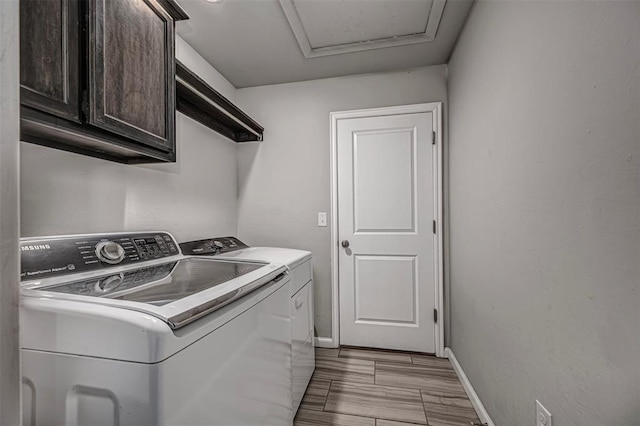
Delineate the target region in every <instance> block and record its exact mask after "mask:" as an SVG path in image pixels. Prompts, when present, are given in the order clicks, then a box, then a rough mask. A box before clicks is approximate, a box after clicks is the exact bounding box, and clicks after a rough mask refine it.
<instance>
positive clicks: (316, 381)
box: [294, 347, 481, 426]
mask: <svg viewBox="0 0 640 426" xmlns="http://www.w3.org/2000/svg"><path fill="white" fill-rule="evenodd" d="M480 424H481V422H480V420H479V419H478V416H477V414H476V412H475V411H474V409H473V406H472V405H471V402H470V401H469V398H468V397H467V394H466V393H465V391H464V389H463V387H462V384H461V383H460V381H459V380H458V376H457V375H456V373H455V371H454V370H453V367H452V366H451V364H450V363H449V360H447V359H442V358H436V357H433V356H430V355H422V354H415V353H407V352H398V351H387V350H376V349H364V348H351V347H343V348H340V349H324V348H317V349H316V370H315V372H314V373H313V377H312V378H311V382H310V383H309V386H308V388H307V391H306V393H305V395H304V398H303V399H302V403H301V404H300V408H299V409H298V413H297V415H296V418H295V421H294V426H331V425H333V426H411V425H431V426H470V425H480Z"/></svg>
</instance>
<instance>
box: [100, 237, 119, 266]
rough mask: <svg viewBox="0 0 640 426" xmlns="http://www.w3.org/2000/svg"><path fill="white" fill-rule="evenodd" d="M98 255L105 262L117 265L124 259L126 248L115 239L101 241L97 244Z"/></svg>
mask: <svg viewBox="0 0 640 426" xmlns="http://www.w3.org/2000/svg"><path fill="white" fill-rule="evenodd" d="M96 256H98V259H100V260H101V261H103V262H105V263H108V264H110V265H116V264H118V263H120V262H122V260H123V259H124V249H123V248H122V246H121V245H120V244H118V243H114V242H113V241H100V242H99V243H98V244H97V245H96Z"/></svg>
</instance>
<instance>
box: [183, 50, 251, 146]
mask: <svg viewBox="0 0 640 426" xmlns="http://www.w3.org/2000/svg"><path fill="white" fill-rule="evenodd" d="M176 106H177V110H178V111H180V112H181V113H183V114H185V115H187V116H189V117H191V118H193V119H194V120H196V121H197V122H199V123H201V124H203V125H205V126H207V127H209V128H210V129H212V130H213V131H215V132H218V133H220V134H221V135H223V136H225V137H227V138H229V139H231V140H232V141H235V142H260V141H262V137H263V132H264V128H263V127H262V126H261V125H260V124H258V123H257V122H256V121H254V120H253V119H252V118H251V117H249V116H248V115H247V114H245V113H244V112H243V111H242V110H241V109H240V108H238V107H237V106H235V105H234V104H233V103H232V102H231V101H229V100H228V99H227V98H225V97H224V96H222V95H221V94H220V93H219V92H218V91H217V90H215V89H214V88H212V87H211V86H209V85H208V84H207V83H206V82H205V81H204V80H202V79H201V78H200V77H198V76H197V75H196V74H195V73H193V72H192V71H191V70H189V68H187V67H186V66H185V65H184V64H183V63H182V62H180V61H178V60H177V59H176Z"/></svg>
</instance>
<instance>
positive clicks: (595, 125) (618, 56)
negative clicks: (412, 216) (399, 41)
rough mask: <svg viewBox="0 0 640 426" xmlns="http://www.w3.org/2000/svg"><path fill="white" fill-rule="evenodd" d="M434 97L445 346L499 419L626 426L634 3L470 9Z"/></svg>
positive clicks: (638, 369) (634, 276)
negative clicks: (444, 135)
mask: <svg viewBox="0 0 640 426" xmlns="http://www.w3.org/2000/svg"><path fill="white" fill-rule="evenodd" d="M448 87H449V101H450V105H449V114H450V126H449V130H450V133H449V142H450V146H449V148H450V162H449V166H450V176H449V177H450V207H451V209H450V227H451V246H450V254H451V305H452V306H451V321H452V324H451V346H452V349H453V352H454V353H455V355H456V357H457V358H458V360H459V361H460V364H461V365H462V367H463V368H464V370H465V372H466V373H467V375H468V376H469V378H470V380H471V382H472V383H473V386H474V387H475V389H476V391H477V392H478V393H479V395H480V397H481V399H482V400H483V402H484V404H485V406H486V408H487V409H488V411H489V413H490V415H491V416H492V418H493V420H494V421H495V422H496V424H498V425H525V424H529V425H531V424H534V421H535V411H534V401H535V399H536V398H537V399H540V400H541V402H542V403H543V404H545V405H546V407H547V408H548V409H549V410H550V411H551V413H552V414H553V415H554V422H553V423H554V425H556V426H560V425H605V424H606V425H638V424H640V391H639V388H638V387H639V383H640V379H639V374H640V341H639V339H640V317H639V311H640V296H639V293H640V291H639V289H638V285H639V283H640V273H639V270H638V265H639V261H640V204H639V195H640V178H639V174H638V169H639V164H640V124H639V123H640V3H638V2H635V3H633V2H632V3H628V2H627V3H624V2H537V1H535V2H485V1H480V2H478V3H476V5H475V6H474V7H473V9H472V11H471V14H470V17H469V20H468V22H467V24H466V27H465V29H464V31H463V34H462V36H461V38H460V40H459V42H458V45H457V48H456V50H455V52H454V54H453V57H452V59H451V62H450V64H449V80H448Z"/></svg>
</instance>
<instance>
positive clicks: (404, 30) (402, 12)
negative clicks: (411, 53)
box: [280, 0, 446, 58]
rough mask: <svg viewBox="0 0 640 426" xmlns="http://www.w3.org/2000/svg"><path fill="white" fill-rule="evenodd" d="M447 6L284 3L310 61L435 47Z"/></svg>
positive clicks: (419, 0)
mask: <svg viewBox="0 0 640 426" xmlns="http://www.w3.org/2000/svg"><path fill="white" fill-rule="evenodd" d="M445 4H446V0H395V1H392V0H386V1H362V0H343V1H326V0H280V5H281V6H282V9H283V10H284V13H285V15H286V17H287V20H288V21H289V25H290V26H291V29H292V30H293V33H294V35H295V37H296V39H297V40H298V44H299V45H300V48H301V49H302V53H303V54H304V56H305V57H307V58H314V57H318V56H328V55H339V54H342V53H351V52H359V51H363V50H371V49H381V48H384V47H394V46H403V45H407V44H416V43H426V42H430V41H433V40H434V39H435V36H436V32H437V31H438V26H439V24H440V20H441V18H442V13H443V11H444V7H445Z"/></svg>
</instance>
